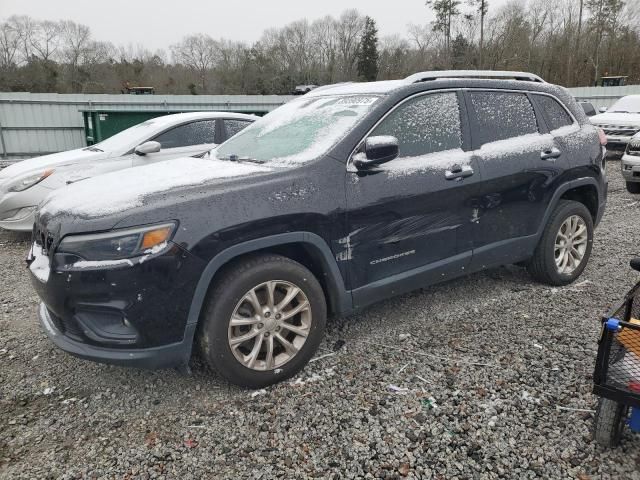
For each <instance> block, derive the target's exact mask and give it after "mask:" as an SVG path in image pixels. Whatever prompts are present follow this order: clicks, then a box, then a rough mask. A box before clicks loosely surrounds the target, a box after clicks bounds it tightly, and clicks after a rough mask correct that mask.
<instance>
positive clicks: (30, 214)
mask: <svg viewBox="0 0 640 480" xmlns="http://www.w3.org/2000/svg"><path fill="white" fill-rule="evenodd" d="M35 209H36V207H26V208H24V209H20V210H19V211H18V212H16V214H15V215H14V216H10V217H9V218H8V219H6V220H0V228H4V229H5V230H12V231H14V232H30V231H31V230H33V222H34V220H35Z"/></svg>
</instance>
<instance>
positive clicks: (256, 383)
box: [199, 255, 327, 388]
mask: <svg viewBox="0 0 640 480" xmlns="http://www.w3.org/2000/svg"><path fill="white" fill-rule="evenodd" d="M326 315H327V313H326V303H325V298H324V293H323V291H322V287H321V286H320V284H319V283H318V281H317V280H316V278H315V277H314V276H313V274H312V273H311V272H310V271H309V270H308V269H307V268H305V267H304V266H303V265H301V264H299V263H297V262H294V261H293V260H290V259H288V258H286V257H282V256H279V255H260V256H254V257H248V258H247V259H246V260H244V261H242V263H239V264H237V265H235V266H233V267H231V268H230V269H228V270H227V271H226V272H224V273H223V274H222V276H221V277H220V278H219V279H218V280H217V282H216V284H215V286H214V288H213V290H212V291H211V292H210V295H209V299H208V303H207V306H206V309H205V313H204V318H202V322H203V323H202V326H201V330H200V335H199V337H200V346H201V350H202V354H203V356H204V358H205V360H206V361H207V363H208V364H209V366H211V368H213V369H214V370H215V371H216V372H218V373H219V374H220V375H221V376H223V377H224V378H226V379H227V380H229V381H230V382H231V383H235V384H237V385H240V386H243V387H249V388H261V387H264V386H266V385H271V384H273V383H276V382H279V381H281V380H284V379H286V378H289V377H291V376H293V375H295V374H296V373H297V372H298V371H300V370H301V369H302V368H303V367H304V366H305V365H306V364H307V362H308V361H309V360H310V359H311V357H312V355H313V354H314V353H315V351H316V350H317V348H318V345H319V344H320V341H321V340H322V336H323V332H324V327H325V323H326Z"/></svg>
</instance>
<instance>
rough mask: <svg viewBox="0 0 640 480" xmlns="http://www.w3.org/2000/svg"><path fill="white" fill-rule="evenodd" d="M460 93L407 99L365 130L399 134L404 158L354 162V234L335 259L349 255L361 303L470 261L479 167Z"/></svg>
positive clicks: (456, 270) (350, 180)
mask: <svg viewBox="0 0 640 480" xmlns="http://www.w3.org/2000/svg"><path fill="white" fill-rule="evenodd" d="M462 98H463V97H462V95H461V94H460V93H458V92H455V91H448V92H434V93H425V94H420V95H417V96H414V97H412V98H409V99H407V100H405V101H404V102H402V103H400V104H399V105H398V106H397V107H396V108H395V109H394V110H392V111H391V113H389V114H388V115H387V116H386V117H385V118H383V119H382V120H381V121H380V123H379V124H378V125H377V126H376V127H375V128H374V129H373V130H372V131H371V132H370V134H369V135H368V136H380V135H391V136H394V137H396V138H397V139H398V143H399V150H400V155H399V157H398V158H396V159H395V160H392V161H390V162H388V163H385V164H382V165H380V166H378V167H376V168H375V169H373V170H371V171H364V172H363V171H358V170H357V169H355V167H354V166H353V164H352V163H350V164H349V166H348V167H349V168H348V174H347V188H346V191H347V205H348V213H347V217H348V225H349V232H350V233H349V235H348V236H347V237H345V238H344V239H342V240H341V241H340V243H341V244H342V247H343V251H342V253H341V254H339V255H338V259H339V260H343V261H347V260H348V261H349V264H350V269H349V273H350V275H349V277H350V278H349V280H350V284H351V288H352V289H354V290H353V299H354V302H355V304H356V306H360V305H364V304H367V303H370V302H372V301H375V300H377V299H379V298H382V297H385V296H389V295H392V294H395V293H399V292H402V291H407V290H411V289H414V288H416V287H418V286H420V285H421V284H427V283H432V282H435V281H439V280H444V279H446V278H449V277H450V276H455V275H459V274H460V273H462V272H463V271H464V268H465V266H466V265H468V263H469V261H470V259H471V253H472V244H473V239H472V230H473V228H472V222H471V220H472V218H473V211H474V207H473V201H472V197H473V195H474V193H475V192H476V191H477V184H478V182H479V180H480V172H479V168H478V165H477V160H475V159H474V158H472V154H471V152H470V151H469V150H470V144H469V141H468V129H467V128H466V127H465V126H464V125H466V116H465V115H464V113H463V112H464V108H462V109H461V108H460V105H461V104H462V105H463V102H461V100H462ZM461 171H464V172H465V174H464V175H457V176H456V175H455V174H454V175H452V172H461ZM389 282H391V283H392V284H391V285H389Z"/></svg>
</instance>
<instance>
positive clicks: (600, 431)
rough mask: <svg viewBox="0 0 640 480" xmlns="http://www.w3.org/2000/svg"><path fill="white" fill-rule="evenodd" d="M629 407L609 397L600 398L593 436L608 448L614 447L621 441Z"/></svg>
mask: <svg viewBox="0 0 640 480" xmlns="http://www.w3.org/2000/svg"><path fill="white" fill-rule="evenodd" d="M627 412H628V407H627V406H626V405H624V404H622V403H618V402H615V401H613V400H610V399H608V398H602V397H601V398H600V399H599V400H598V408H597V409H596V417H595V423H594V428H593V438H594V440H595V441H596V442H598V444H600V445H602V446H603V447H606V448H613V447H615V446H617V445H618V444H619V443H620V438H621V437H622V431H623V430H624V425H625V419H626V418H627Z"/></svg>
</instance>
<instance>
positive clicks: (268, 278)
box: [28, 71, 607, 388]
mask: <svg viewBox="0 0 640 480" xmlns="http://www.w3.org/2000/svg"><path fill="white" fill-rule="evenodd" d="M468 77H471V78H468ZM604 143H606V139H605V138H604V134H603V133H602V132H601V131H599V130H598V129H597V128H596V127H595V126H593V125H592V124H591V123H590V122H589V120H588V118H587V116H586V115H585V113H584V111H583V110H582V108H581V107H580V106H579V105H577V103H576V102H575V101H574V99H573V98H572V97H570V96H569V94H568V93H567V92H566V90H564V89H562V88H559V87H556V86H554V85H550V84H548V83H545V82H544V81H542V80H541V79H540V78H539V77H536V76H535V75H531V74H527V73H522V72H472V73H471V74H470V73H469V72H460V73H457V72H455V71H453V72H423V73H419V74H415V75H412V76H411V77H408V78H407V79H405V80H398V81H387V82H373V83H358V84H342V85H336V86H329V87H322V88H319V89H316V90H313V91H311V92H310V93H308V94H306V95H304V96H302V97H300V98H298V99H295V100H292V101H291V102H289V103H287V104H285V105H284V106H282V107H280V108H279V109H277V110H275V111H273V112H271V113H270V114H268V115H267V116H265V117H263V118H261V119H259V120H257V121H256V122H255V123H253V124H252V125H250V126H249V127H247V128H246V129H244V130H242V131H241V132H240V133H239V134H238V135H236V136H234V137H233V138H231V139H230V140H229V141H227V142H225V143H224V144H223V145H221V146H219V147H217V148H216V149H213V150H212V151H211V152H210V154H209V155H205V156H204V157H202V158H179V159H174V160H169V161H166V162H163V163H162V164H158V165H141V166H138V167H134V168H130V169H128V170H126V171H122V172H112V173H107V174H105V175H101V176H100V177H95V178H90V179H86V180H83V181H82V182H78V183H75V184H71V185H69V186H67V187H66V188H63V189H59V190H57V191H55V192H54V193H52V194H51V195H50V196H49V197H48V198H47V200H46V201H45V202H44V203H43V204H42V205H41V206H40V208H39V209H38V210H37V212H36V214H35V225H34V237H33V239H34V241H33V245H32V248H31V251H30V253H29V257H28V263H29V269H30V272H31V276H32V283H33V285H34V288H35V289H36V291H37V293H38V295H39V296H40V298H41V299H42V304H41V307H40V310H39V318H40V321H41V323H42V325H43V327H44V329H45V331H46V332H47V334H48V335H49V337H50V338H51V340H52V341H53V342H54V343H55V344H56V345H58V346H59V347H60V348H62V349H63V350H66V351H67V352H70V353H72V354H74V355H77V356H80V357H82V358H88V359H92V360H96V361H101V362H108V363H114V364H120V365H130V366H140V367H150V368H158V367H168V366H182V367H185V366H186V365H187V364H188V362H189V359H190V357H191V354H192V351H193V350H194V349H197V350H199V351H200V353H201V354H202V356H203V358H204V359H205V361H206V362H207V363H208V364H209V365H210V366H211V367H212V368H213V369H215V370H216V371H217V372H218V373H219V374H220V375H222V376H223V377H225V378H227V379H228V380H229V381H231V382H233V383H237V384H239V385H243V386H246V387H252V388H256V387H262V386H265V385H269V384H271V383H274V382H278V381H281V380H283V379H286V378H289V377H291V376H292V375H294V374H295V373H296V372H298V371H299V370H300V369H301V368H303V367H304V365H305V364H306V363H307V362H308V361H309V359H310V358H311V357H312V356H313V355H314V352H315V351H316V349H317V347H318V345H319V344H320V342H321V340H322V335H323V330H324V327H325V322H326V318H327V316H328V315H345V314H348V313H350V312H353V311H355V310H358V309H361V308H363V307H365V306H367V305H369V304H371V303H373V302H376V301H379V300H381V299H383V298H386V297H389V296H392V295H397V294H400V293H403V292H407V291H410V290H413V289H415V288H419V287H423V286H425V285H429V284H433V283H436V282H440V281H443V280H449V279H452V278H456V277H459V276H462V275H465V274H468V273H471V272H476V271H479V270H483V269H486V268H492V267H496V266H499V265H504V264H509V263H524V264H526V265H527V267H528V269H529V271H530V272H531V274H532V275H533V276H534V278H536V279H538V280H539V281H542V282H545V283H548V284H551V285H565V284H568V283H570V282H572V281H574V280H575V279H576V278H578V277H579V276H580V274H581V273H582V271H583V270H584V268H585V266H586V264H587V262H588V259H589V256H590V252H591V248H592V243H593V233H594V228H595V227H596V226H597V224H598V222H599V221H600V219H601V218H602V215H603V212H604V209H605V205H606V198H607V178H606V171H605V163H604V148H603V144H604Z"/></svg>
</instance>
